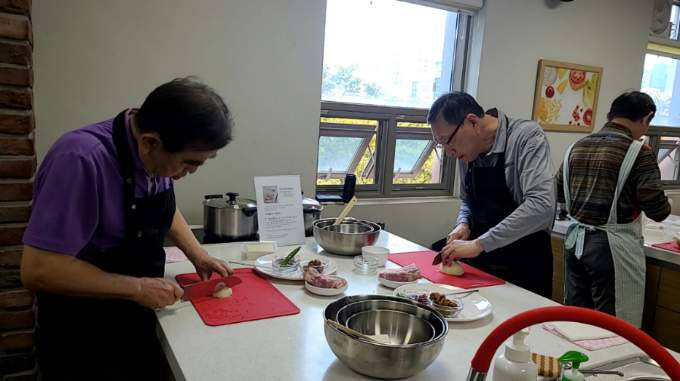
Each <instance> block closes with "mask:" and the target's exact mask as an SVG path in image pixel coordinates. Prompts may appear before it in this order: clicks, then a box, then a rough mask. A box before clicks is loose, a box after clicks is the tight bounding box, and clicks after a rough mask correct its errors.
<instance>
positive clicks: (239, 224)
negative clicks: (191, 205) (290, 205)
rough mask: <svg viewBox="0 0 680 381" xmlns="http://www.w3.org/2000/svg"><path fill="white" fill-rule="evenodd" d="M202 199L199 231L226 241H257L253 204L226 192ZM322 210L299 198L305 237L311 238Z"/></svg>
mask: <svg viewBox="0 0 680 381" xmlns="http://www.w3.org/2000/svg"><path fill="white" fill-rule="evenodd" d="M225 195H226V198H225V197H224V196H222V195H221V194H211V195H205V196H204V200H203V229H204V230H205V233H206V234H207V235H210V236H213V237H217V238H225V239H228V240H233V241H237V240H246V239H257V238H256V235H257V232H258V231H257V229H258V226H257V203H256V202H255V200H251V199H247V198H240V197H238V196H239V195H238V193H233V192H228V193H226V194H225ZM322 210H323V207H322V206H321V204H319V202H318V201H316V200H314V199H313V198H308V197H303V198H302V214H303V217H304V224H305V235H306V236H308V237H309V236H311V235H313V223H314V221H316V220H318V219H319V218H321V211H322Z"/></svg>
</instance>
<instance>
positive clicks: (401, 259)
mask: <svg viewBox="0 0 680 381" xmlns="http://www.w3.org/2000/svg"><path fill="white" fill-rule="evenodd" d="M436 254H437V253H436V252H434V251H432V250H423V251H412V252H409V253H395V254H390V255H389V257H388V258H389V260H390V261H392V262H394V263H396V264H398V265H400V266H408V265H410V264H411V263H415V264H416V266H418V268H419V269H420V273H421V274H422V275H423V276H424V277H425V278H427V279H428V280H429V281H430V282H432V283H443V284H448V285H451V286H455V287H460V288H478V287H488V286H496V285H499V284H504V283H505V281H504V280H503V279H500V278H496V277H495V276H493V275H491V274H487V273H485V272H484V271H481V270H478V269H476V268H474V267H472V266H470V265H468V264H466V263H463V262H461V263H460V264H461V265H463V268H464V269H465V274H463V275H462V276H453V275H449V274H444V273H442V272H440V271H439V269H438V266H433V265H432V260H433V259H434V256H435V255H436Z"/></svg>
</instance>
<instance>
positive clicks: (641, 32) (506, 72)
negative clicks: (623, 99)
mask: <svg viewBox="0 0 680 381" xmlns="http://www.w3.org/2000/svg"><path fill="white" fill-rule="evenodd" d="M652 4H653V0H597V1H592V0H580V1H578V0H577V1H573V2H567V3H560V2H559V1H557V0H485V7H484V9H483V10H482V12H481V13H480V18H481V19H482V21H483V22H484V24H485V30H484V36H483V50H482V53H481V63H480V68H479V81H478V88H477V100H478V101H479V102H480V104H482V105H483V106H485V107H492V106H498V107H499V108H500V109H503V110H504V111H505V112H506V113H508V114H509V115H512V116H515V117H521V118H527V119H530V118H531V110H532V107H533V99H534V87H535V84H536V71H537V67H538V60H539V59H550V60H556V61H565V62H573V63H578V64H583V65H594V66H601V67H602V68H603V73H602V83H601V86H600V96H599V101H598V107H597V115H596V116H595V130H598V129H600V127H601V126H602V124H603V123H604V122H605V121H606V115H607V111H608V110H609V105H610V104H611V102H612V101H613V100H614V98H616V96H618V95H619V94H621V93H622V92H623V91H625V90H628V89H639V88H640V80H641V79H642V67H643V63H644V54H645V53H644V52H645V47H646V43H647V36H648V33H649V25H650V22H651V19H652ZM582 136H584V134H577V133H564V132H549V133H548V141H549V142H550V146H551V149H552V157H553V162H554V163H555V165H556V167H557V166H559V165H560V163H561V162H562V158H563V156H564V152H565V151H566V149H567V147H568V146H569V145H570V144H571V143H573V142H574V141H576V140H577V139H579V138H580V137H582Z"/></svg>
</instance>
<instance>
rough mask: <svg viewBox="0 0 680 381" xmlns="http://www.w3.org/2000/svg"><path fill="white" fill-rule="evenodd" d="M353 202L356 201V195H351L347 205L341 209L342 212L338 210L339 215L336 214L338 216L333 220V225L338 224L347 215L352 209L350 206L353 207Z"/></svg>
mask: <svg viewBox="0 0 680 381" xmlns="http://www.w3.org/2000/svg"><path fill="white" fill-rule="evenodd" d="M355 202H357V196H354V197H352V199H351V200H349V202H348V203H347V205H345V208H344V209H342V212H340V215H339V216H338V218H336V219H335V222H333V225H339V224H340V223H341V222H342V220H344V219H345V217H347V215H348V214H349V211H350V210H352V208H353V207H354V203H355Z"/></svg>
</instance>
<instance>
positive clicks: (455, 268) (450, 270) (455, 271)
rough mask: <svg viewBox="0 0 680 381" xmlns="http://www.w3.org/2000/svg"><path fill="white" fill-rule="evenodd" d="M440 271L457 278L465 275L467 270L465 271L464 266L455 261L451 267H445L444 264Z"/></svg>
mask: <svg viewBox="0 0 680 381" xmlns="http://www.w3.org/2000/svg"><path fill="white" fill-rule="evenodd" d="M439 271H440V272H443V273H444V274H449V275H455V276H461V275H463V274H465V269H463V266H461V265H460V263H458V262H457V261H453V263H451V264H450V265H444V264H443V263H442V264H441V266H440V267H439Z"/></svg>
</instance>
